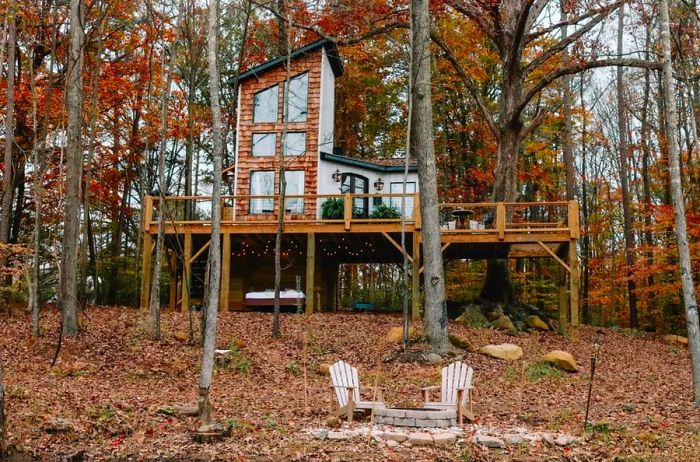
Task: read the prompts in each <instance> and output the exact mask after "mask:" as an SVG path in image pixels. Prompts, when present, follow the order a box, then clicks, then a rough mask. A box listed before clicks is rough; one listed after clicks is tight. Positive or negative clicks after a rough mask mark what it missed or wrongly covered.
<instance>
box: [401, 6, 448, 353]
mask: <svg viewBox="0 0 700 462" xmlns="http://www.w3.org/2000/svg"><path fill="white" fill-rule="evenodd" d="M430 56H431V52H430V16H429V12H428V0H412V1H411V85H412V87H413V88H412V89H411V92H410V95H411V108H412V111H413V112H412V116H411V127H410V130H411V134H410V137H411V149H410V153H409V155H410V156H411V157H413V158H414V159H417V160H418V180H419V181H420V209H421V217H422V224H423V261H424V268H425V271H424V273H423V274H424V280H425V308H424V315H425V334H426V338H427V340H428V342H429V343H430V346H431V348H432V349H433V350H434V351H436V352H439V353H442V352H445V351H447V350H448V349H449V348H450V341H449V339H448V332H447V305H446V300H445V274H444V267H443V264H442V249H441V243H440V223H439V213H438V197H437V168H436V166H435V144H434V139H433V106H432V99H431V89H430V83H431V81H430Z"/></svg>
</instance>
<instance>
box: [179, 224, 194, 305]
mask: <svg viewBox="0 0 700 462" xmlns="http://www.w3.org/2000/svg"><path fill="white" fill-rule="evenodd" d="M184 247H185V248H184V255H183V257H182V261H183V265H182V307H181V310H182V312H183V313H187V312H188V311H189V310H190V282H191V281H192V261H191V260H190V256H191V255H192V233H189V232H187V231H186V232H185V245H184Z"/></svg>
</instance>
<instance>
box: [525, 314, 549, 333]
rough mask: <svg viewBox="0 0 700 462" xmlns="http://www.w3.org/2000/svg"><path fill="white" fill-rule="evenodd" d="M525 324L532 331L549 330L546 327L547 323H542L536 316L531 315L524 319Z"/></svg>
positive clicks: (547, 326)
mask: <svg viewBox="0 0 700 462" xmlns="http://www.w3.org/2000/svg"><path fill="white" fill-rule="evenodd" d="M525 322H526V323H527V325H528V326H529V327H530V328H532V329H537V330H542V331H548V330H549V325H547V323H546V322H544V321H543V320H542V319H540V317H539V316H537V315H534V314H533V315H530V316H528V317H526V318H525Z"/></svg>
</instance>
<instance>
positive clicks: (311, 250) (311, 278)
mask: <svg viewBox="0 0 700 462" xmlns="http://www.w3.org/2000/svg"><path fill="white" fill-rule="evenodd" d="M315 271H316V235H315V234H314V233H308V234H307V235H306V291H305V293H306V314H307V315H310V314H313V312H314V302H315V300H314V282H315V277H316V274H315Z"/></svg>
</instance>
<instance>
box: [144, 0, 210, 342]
mask: <svg viewBox="0 0 700 462" xmlns="http://www.w3.org/2000/svg"><path fill="white" fill-rule="evenodd" d="M183 11H184V1H183V0H180V3H179V6H178V21H177V24H176V26H175V35H174V37H173V41H172V43H171V45H170V60H169V63H168V68H167V70H166V71H165V72H166V74H167V76H166V79H165V91H164V92H163V101H162V103H161V113H160V146H159V147H158V193H159V196H160V197H159V200H158V239H157V241H156V257H155V264H154V265H153V275H152V279H151V299H150V300H149V304H148V305H149V309H148V316H147V318H146V334H147V335H148V336H149V337H150V338H152V339H154V340H158V339H160V273H161V268H162V265H163V246H164V241H165V222H166V220H167V219H168V217H169V216H170V214H169V212H168V204H167V202H166V201H165V195H166V194H165V193H166V189H167V183H166V181H165V148H166V144H167V137H168V105H169V103H170V92H171V89H172V84H173V71H174V69H175V62H176V61H175V58H176V56H177V47H178V41H179V38H180V29H181V21H182V12H183ZM210 251H211V250H210Z"/></svg>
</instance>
